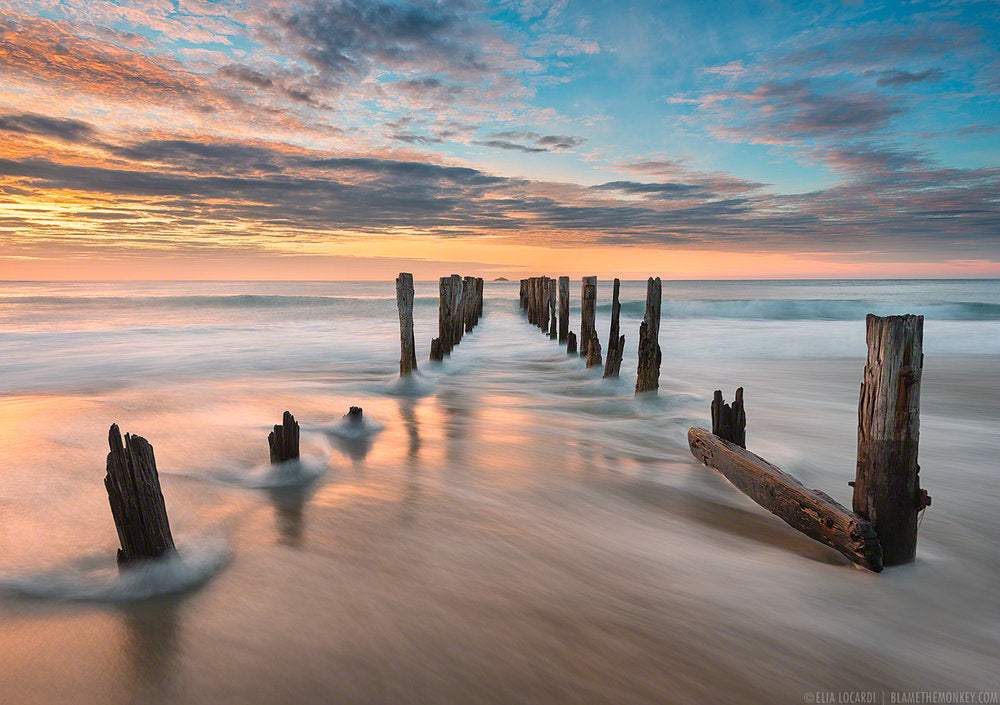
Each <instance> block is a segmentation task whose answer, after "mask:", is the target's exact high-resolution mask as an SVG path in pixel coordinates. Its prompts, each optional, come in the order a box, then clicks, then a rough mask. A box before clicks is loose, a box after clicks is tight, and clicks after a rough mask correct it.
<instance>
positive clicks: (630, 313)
mask: <svg viewBox="0 0 1000 705" xmlns="http://www.w3.org/2000/svg"><path fill="white" fill-rule="evenodd" d="M645 309H646V305H645V303H644V302H642V301H626V302H624V303H622V315H623V316H626V317H631V318H642V316H643V314H644V313H645ZM598 310H600V311H601V312H602V313H604V314H606V315H610V312H611V305H610V304H605V305H603V306H599V307H598ZM869 313H874V314H876V315H879V316H888V315H894V314H901V313H914V314H921V315H923V316H924V317H925V318H927V319H933V320H943V321H994V320H1000V304H995V303H986V302H979V301H961V302H943V303H926V304H910V303H892V302H885V301H861V300H855V299H728V300H711V299H692V300H685V301H677V300H665V301H663V303H662V305H661V315H662V316H663V317H664V318H719V319H739V320H775V321H800V320H801V321H804V320H828V321H855V320H863V319H864V318H865V316H866V315H867V314H869Z"/></svg>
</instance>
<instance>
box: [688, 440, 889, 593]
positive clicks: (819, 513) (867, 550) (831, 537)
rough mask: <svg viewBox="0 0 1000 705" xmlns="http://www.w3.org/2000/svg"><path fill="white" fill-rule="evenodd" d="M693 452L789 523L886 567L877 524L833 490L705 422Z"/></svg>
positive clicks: (861, 560)
mask: <svg viewBox="0 0 1000 705" xmlns="http://www.w3.org/2000/svg"><path fill="white" fill-rule="evenodd" d="M688 445H689V446H690V448H691V454H692V455H693V456H694V457H695V458H697V459H698V460H699V461H701V462H702V463H704V464H705V465H708V466H709V467H712V468H714V469H716V470H718V471H719V472H720V473H721V474H722V475H723V477H725V478H726V479H727V480H729V482H731V483H732V484H733V486H734V487H736V489H738V490H739V491H740V492H742V493H743V494H745V495H746V496H747V497H749V498H750V499H752V500H753V501H754V502H756V503H757V504H759V505H760V506H762V507H764V509H766V510H768V511H769V512H771V513H772V514H774V515H775V516H777V517H779V518H780V519H781V520H782V521H784V522H785V523H786V524H788V525H789V526H791V527H792V528H794V529H797V530H799V531H801V532H802V533H804V534H805V535H806V536H809V537H810V538H812V539H815V540H816V541H819V542H820V543H823V544H826V545H827V546H830V547H831V548H834V549H836V550H837V551H839V552H840V553H841V554H843V555H844V556H846V557H847V558H848V559H849V560H851V561H852V562H854V563H856V564H858V565H860V566H863V567H865V568H867V569H869V570H871V571H874V572H876V573H877V572H879V571H881V570H882V547H881V545H880V544H879V537H878V536H877V535H876V533H875V529H874V527H873V526H872V525H871V523H870V522H868V521H867V520H865V519H864V518H863V517H860V516H858V515H857V514H855V513H854V512H852V511H850V510H849V509H847V508H846V507H844V506H842V505H841V504H838V503H837V502H836V501H835V500H833V499H832V498H831V497H830V496H829V495H827V494H825V493H824V492H821V491H819V490H811V489H808V488H807V487H805V486H804V485H803V484H802V483H801V482H799V481H798V480H796V479H795V478H794V477H792V476H791V475H789V474H788V473H786V472H784V471H782V470H780V469H779V468H777V467H775V466H774V465H772V464H771V463H769V462H767V461H766V460H764V459H763V458H760V457H758V456H756V455H754V454H753V453H751V452H750V451H748V450H746V449H744V448H740V447H739V446H737V445H736V444H734V443H730V442H729V441H726V440H723V439H722V438H719V437H718V436H716V435H715V434H713V433H711V432H709V431H708V430H707V429H704V428H697V427H695V428H692V429H691V430H689V431H688Z"/></svg>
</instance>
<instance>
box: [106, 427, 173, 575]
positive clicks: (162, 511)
mask: <svg viewBox="0 0 1000 705" xmlns="http://www.w3.org/2000/svg"><path fill="white" fill-rule="evenodd" d="M108 445H109V446H110V447H111V452H110V453H108V462H107V474H106V475H105V476H104V487H105V488H106V489H107V491H108V503H109V504H110V505H111V515H112V516H113V517H114V520H115V529H116V530H117V531H118V540H119V542H120V543H121V548H120V549H118V567H119V568H124V567H126V566H128V565H129V564H131V563H134V562H135V561H140V560H145V559H150V558H159V557H161V556H163V555H164V554H166V553H168V552H170V551H173V550H174V539H173V537H172V536H171V535H170V523H169V522H168V521H167V507H166V504H165V503H164V501H163V492H161V491H160V476H159V474H157V472H156V458H155V457H153V446H151V445H150V444H149V442H148V441H147V440H146V439H145V438H143V437H141V436H130V435H129V434H127V433H126V434H125V443H124V445H123V444H122V435H121V432H120V431H119V430H118V424H111V429H110V431H109V432H108Z"/></svg>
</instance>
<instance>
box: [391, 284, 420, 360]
mask: <svg viewBox="0 0 1000 705" xmlns="http://www.w3.org/2000/svg"><path fill="white" fill-rule="evenodd" d="M396 308H398V309H399V376H400V377H406V376H407V375H408V374H410V373H411V372H413V371H414V370H415V369H417V348H416V345H415V344H414V341H413V275H412V274H409V273H407V272H400V273H399V276H398V277H396Z"/></svg>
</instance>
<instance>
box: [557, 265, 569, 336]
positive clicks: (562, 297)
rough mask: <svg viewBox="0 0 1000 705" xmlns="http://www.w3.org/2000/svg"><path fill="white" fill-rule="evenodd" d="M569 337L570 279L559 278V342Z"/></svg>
mask: <svg viewBox="0 0 1000 705" xmlns="http://www.w3.org/2000/svg"><path fill="white" fill-rule="evenodd" d="M568 336H569V277H559V342H560V343H565V342H566V340H567V338H568Z"/></svg>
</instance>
